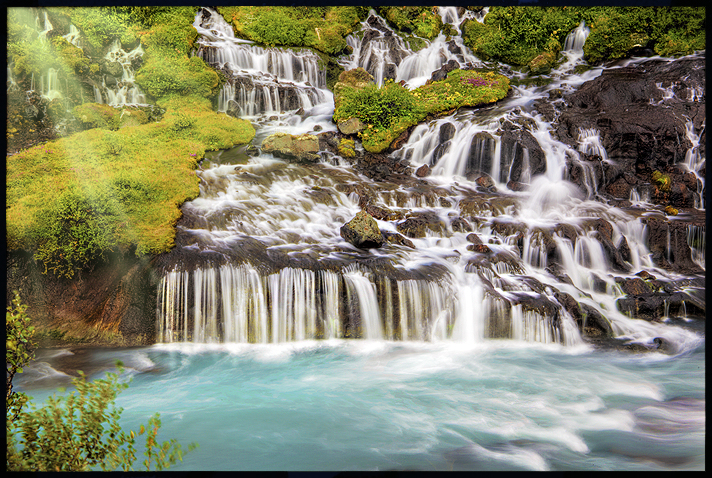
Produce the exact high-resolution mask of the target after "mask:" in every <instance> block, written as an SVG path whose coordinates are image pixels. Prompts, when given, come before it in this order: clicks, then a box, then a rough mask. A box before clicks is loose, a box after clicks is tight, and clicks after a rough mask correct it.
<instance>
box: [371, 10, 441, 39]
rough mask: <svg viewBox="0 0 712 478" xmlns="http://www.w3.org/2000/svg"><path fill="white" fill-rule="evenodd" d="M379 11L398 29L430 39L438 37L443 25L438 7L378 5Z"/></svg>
mask: <svg viewBox="0 0 712 478" xmlns="http://www.w3.org/2000/svg"><path fill="white" fill-rule="evenodd" d="M378 13H379V14H380V15H381V16H383V18H385V19H386V20H387V21H388V23H390V24H391V25H392V26H394V27H395V28H396V29H398V30H401V31H403V32H407V33H412V34H414V35H417V36H419V37H422V38H427V39H428V40H432V39H433V38H435V37H437V36H438V34H439V33H440V30H442V27H443V22H442V18H440V14H439V13H438V7H423V6H416V7H412V6H399V7H378Z"/></svg>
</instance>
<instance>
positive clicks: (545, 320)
mask: <svg viewBox="0 0 712 478" xmlns="http://www.w3.org/2000/svg"><path fill="white" fill-rule="evenodd" d="M512 338H513V339H515V340H522V341H525V342H538V343H544V344H558V343H562V337H561V336H560V330H559V328H558V327H556V326H555V324H554V322H553V321H552V320H551V318H549V317H545V316H541V315H540V314H538V313H536V312H534V311H530V310H523V309H522V306H521V305H519V304H518V305H513V306H512Z"/></svg>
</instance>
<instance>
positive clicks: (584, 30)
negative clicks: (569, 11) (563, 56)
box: [564, 21, 590, 54]
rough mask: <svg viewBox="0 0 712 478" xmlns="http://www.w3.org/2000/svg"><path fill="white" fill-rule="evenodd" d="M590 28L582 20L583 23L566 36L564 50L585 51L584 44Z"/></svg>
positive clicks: (577, 52)
mask: <svg viewBox="0 0 712 478" xmlns="http://www.w3.org/2000/svg"><path fill="white" fill-rule="evenodd" d="M589 33H590V29H589V28H588V27H587V26H586V23H585V22H583V21H581V24H580V25H579V26H578V27H576V28H574V30H573V31H572V32H571V33H569V34H568V35H567V36H566V39H565V40H564V51H568V52H571V53H575V54H579V53H583V45H584V43H586V38H588V34H589Z"/></svg>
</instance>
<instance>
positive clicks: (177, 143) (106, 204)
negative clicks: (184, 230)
mask: <svg viewBox="0 0 712 478" xmlns="http://www.w3.org/2000/svg"><path fill="white" fill-rule="evenodd" d="M159 106H161V107H162V108H165V110H166V113H165V115H164V117H163V120H162V121H160V122H157V123H148V124H144V125H139V126H133V127H126V128H122V129H120V130H118V131H111V130H107V129H103V128H95V129H91V130H88V131H83V132H81V133H77V134H75V135H72V136H69V137H67V138H63V139H60V140H56V141H51V142H48V143H46V144H43V145H38V146H35V147H32V148H29V149H27V150H24V151H22V152H20V153H18V154H15V155H13V156H8V157H7V175H6V178H7V188H6V194H7V209H6V220H7V244H8V249H10V250H14V249H25V250H30V251H33V252H34V253H35V258H37V259H38V260H40V261H41V262H42V263H43V264H44V266H45V272H52V273H54V274H56V275H58V276H64V277H72V276H73V275H74V274H75V272H76V271H77V270H79V269H82V268H88V267H91V266H92V264H94V263H95V262H96V261H99V260H101V259H102V258H103V257H104V256H105V254H106V253H107V252H108V251H113V250H116V251H128V250H132V249H134V248H135V250H136V253H137V254H146V253H153V254H155V253H160V252H165V251H167V250H169V249H170V248H171V247H172V246H173V245H174V237H175V230H174V226H175V223H176V221H177V220H178V218H179V217H180V209H179V207H180V205H181V204H182V203H183V202H185V201H187V200H190V199H193V198H195V197H197V195H198V192H199V189H198V178H197V177H196V175H195V171H194V169H195V167H196V164H197V161H198V160H200V159H201V158H202V157H203V155H204V153H205V151H208V150H217V149H225V148H230V147H232V146H234V145H236V144H244V143H248V142H249V141H251V140H252V138H253V137H254V134H255V131H254V128H253V127H252V125H251V124H250V123H249V122H247V121H245V120H239V119H236V118H232V117H229V116H227V115H225V114H222V113H215V112H214V111H213V110H212V108H211V104H210V100H208V99H206V98H200V97H173V98H166V99H163V100H161V101H160V102H159Z"/></svg>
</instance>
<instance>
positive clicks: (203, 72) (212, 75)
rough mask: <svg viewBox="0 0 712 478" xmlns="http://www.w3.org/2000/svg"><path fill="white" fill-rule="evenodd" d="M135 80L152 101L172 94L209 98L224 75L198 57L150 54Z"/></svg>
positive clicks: (214, 94) (222, 80) (214, 93)
mask: <svg viewBox="0 0 712 478" xmlns="http://www.w3.org/2000/svg"><path fill="white" fill-rule="evenodd" d="M136 83H137V84H138V85H139V87H140V88H141V89H142V90H143V91H144V92H145V93H146V94H147V95H149V96H150V97H151V99H153V100H154V101H155V100H158V99H160V98H163V97H167V96H171V95H183V96H192V95H198V96H203V97H206V98H212V97H215V96H216V95H217V94H218V92H219V91H220V88H221V87H222V85H223V84H224V78H223V77H222V75H219V74H218V73H217V72H216V71H215V70H214V69H212V68H211V67H209V66H208V65H207V64H206V63H205V62H204V61H203V60H202V59H201V58H199V57H197V56H196V57H188V56H182V55H174V56H166V55H162V54H160V53H159V54H155V53H151V54H150V55H148V58H147V59H146V60H145V62H144V64H143V66H142V67H141V69H140V70H139V71H138V72H137V73H136Z"/></svg>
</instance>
